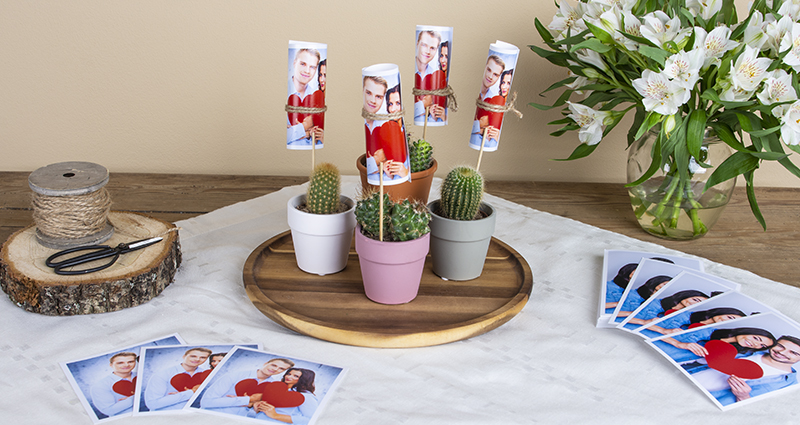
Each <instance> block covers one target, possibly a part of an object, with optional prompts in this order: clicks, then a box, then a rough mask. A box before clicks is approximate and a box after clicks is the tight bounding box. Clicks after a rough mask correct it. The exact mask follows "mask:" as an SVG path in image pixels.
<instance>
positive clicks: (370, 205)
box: [355, 191, 394, 240]
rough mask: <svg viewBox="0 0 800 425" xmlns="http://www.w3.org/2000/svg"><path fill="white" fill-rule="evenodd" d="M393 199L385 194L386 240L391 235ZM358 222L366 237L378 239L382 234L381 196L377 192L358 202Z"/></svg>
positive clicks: (356, 211)
mask: <svg viewBox="0 0 800 425" xmlns="http://www.w3.org/2000/svg"><path fill="white" fill-rule="evenodd" d="M392 206H394V204H393V203H392V199H391V198H390V197H389V194H388V193H384V194H383V208H384V210H383V235H384V238H383V239H384V240H390V239H387V235H389V234H390V233H389V217H390V216H389V214H390V212H391V211H392ZM355 214H356V221H357V222H358V224H359V225H360V226H361V230H362V233H363V234H364V236H367V237H368V238H372V239H378V237H379V232H380V224H378V222H379V221H380V194H379V192H377V191H374V192H371V193H369V194H367V195H365V197H364V199H360V200H359V201H358V202H356V209H355Z"/></svg>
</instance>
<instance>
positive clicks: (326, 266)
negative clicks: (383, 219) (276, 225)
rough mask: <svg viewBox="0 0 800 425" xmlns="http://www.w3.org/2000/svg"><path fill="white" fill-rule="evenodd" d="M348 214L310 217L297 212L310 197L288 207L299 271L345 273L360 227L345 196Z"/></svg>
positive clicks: (352, 204) (303, 196) (353, 208)
mask: <svg viewBox="0 0 800 425" xmlns="http://www.w3.org/2000/svg"><path fill="white" fill-rule="evenodd" d="M341 200H342V202H344V203H345V205H347V207H348V209H347V211H345V212H343V213H339V214H310V213H307V212H303V211H300V210H298V209H297V207H298V206H299V205H303V204H305V202H306V195H305V194H303V195H297V196H295V197H294V198H292V199H290V200H289V202H288V203H287V205H286V215H287V219H288V221H289V228H290V229H291V230H292V243H293V244H294V255H295V259H296V260H297V267H299V268H300V270H302V271H304V272H306V273H311V274H316V275H320V276H323V275H326V274H332V273H337V272H340V271H342V270H344V268H345V266H347V256H348V255H349V253H350V244H351V242H352V240H353V229H355V227H356V216H355V213H354V211H355V207H356V204H355V202H353V200H352V199H350V198H348V197H346V196H342V197H341Z"/></svg>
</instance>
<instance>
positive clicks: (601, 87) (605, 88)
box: [576, 84, 617, 91]
mask: <svg viewBox="0 0 800 425" xmlns="http://www.w3.org/2000/svg"><path fill="white" fill-rule="evenodd" d="M615 88H617V87H616V86H612V85H611V84H587V85H585V86H583V87H579V88H577V89H576V90H594V91H597V90H599V91H609V90H614V89H615Z"/></svg>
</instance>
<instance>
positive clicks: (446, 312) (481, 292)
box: [244, 231, 533, 348]
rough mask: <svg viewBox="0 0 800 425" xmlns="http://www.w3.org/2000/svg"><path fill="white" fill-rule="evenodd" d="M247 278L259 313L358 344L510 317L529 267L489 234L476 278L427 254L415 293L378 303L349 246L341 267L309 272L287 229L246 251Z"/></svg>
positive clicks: (417, 337) (416, 338)
mask: <svg viewBox="0 0 800 425" xmlns="http://www.w3.org/2000/svg"><path fill="white" fill-rule="evenodd" d="M244 285H245V289H246V290H247V295H248V296H249V297H250V300H251V301H252V302H253V304H254V305H255V306H256V307H257V308H258V309H259V310H261V312H262V313H264V314H265V315H266V316H267V317H269V318H270V319H272V320H274V321H275V322H277V323H278V324H280V325H282V326H285V327H286V328H289V329H291V330H293V331H296V332H299V333H301V334H304V335H308V336H313V337H315V338H319V339H322V340H326V341H331V342H336V343H340V344H348V345H357V346H362V347H383V348H389V347H424V346H430V345H438V344H445V343H448V342H453V341H459V340H462V339H467V338H470V337H473V336H476V335H481V334H483V333H486V332H488V331H490V330H492V329H495V328H497V327H498V326H500V325H502V324H503V323H506V322H507V321H509V320H510V319H511V318H512V317H514V316H515V315H516V314H517V313H519V312H520V310H522V307H524V306H525V303H527V302H528V298H529V297H530V294H531V288H532V287H533V274H532V273H531V269H530V267H529V266H528V263H527V262H526V261H525V259H524V258H522V256H520V255H519V254H518V253H517V252H516V251H515V250H513V249H512V248H511V247H509V246H508V245H506V244H505V243H503V242H501V241H499V240H497V239H495V238H492V242H491V244H490V246H489V253H488V255H487V259H486V265H485V266H484V270H483V274H482V275H481V276H480V277H479V278H477V279H474V280H470V281H466V282H456V281H446V280H443V279H441V278H439V277H438V276H436V275H435V274H433V271H432V270H431V263H430V261H426V263H425V270H424V272H423V275H422V282H421V284H420V289H419V295H418V296H417V298H415V299H414V300H413V301H411V302H410V303H407V304H402V305H383V304H378V303H375V302H372V301H370V300H369V298H367V297H366V295H364V286H363V284H362V282H361V270H360V267H359V263H358V255H357V254H356V253H355V249H354V248H352V247H351V249H350V257H349V259H348V261H347V267H346V268H345V269H344V270H343V271H341V272H339V273H336V274H332V275H327V276H317V275H312V274H308V273H305V272H303V271H301V270H300V269H299V268H298V267H297V263H296V262H295V257H294V247H293V245H292V236H291V233H290V232H289V231H286V232H284V233H282V234H280V235H277V236H275V237H273V238H272V239H270V240H268V241H266V242H264V243H263V244H261V246H259V247H258V248H256V249H255V250H254V251H253V252H252V253H251V254H250V257H248V259H247V262H246V263H245V266H244Z"/></svg>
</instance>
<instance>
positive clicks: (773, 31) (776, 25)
mask: <svg viewBox="0 0 800 425" xmlns="http://www.w3.org/2000/svg"><path fill="white" fill-rule="evenodd" d="M770 18H772V19H770ZM793 26H794V21H793V20H792V18H791V17H789V16H788V15H787V16H783V17H781V19H779V20H777V21H776V20H775V19H774V15H772V14H769V15H767V19H765V22H764V33H765V34H766V35H767V43H766V44H767V47H768V48H769V49H770V52H771V53H772V55H773V56H777V55H778V53H779V52H780V47H781V42H782V41H783V38H784V37H785V36H786V34H789V33H791V32H792V27H793Z"/></svg>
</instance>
